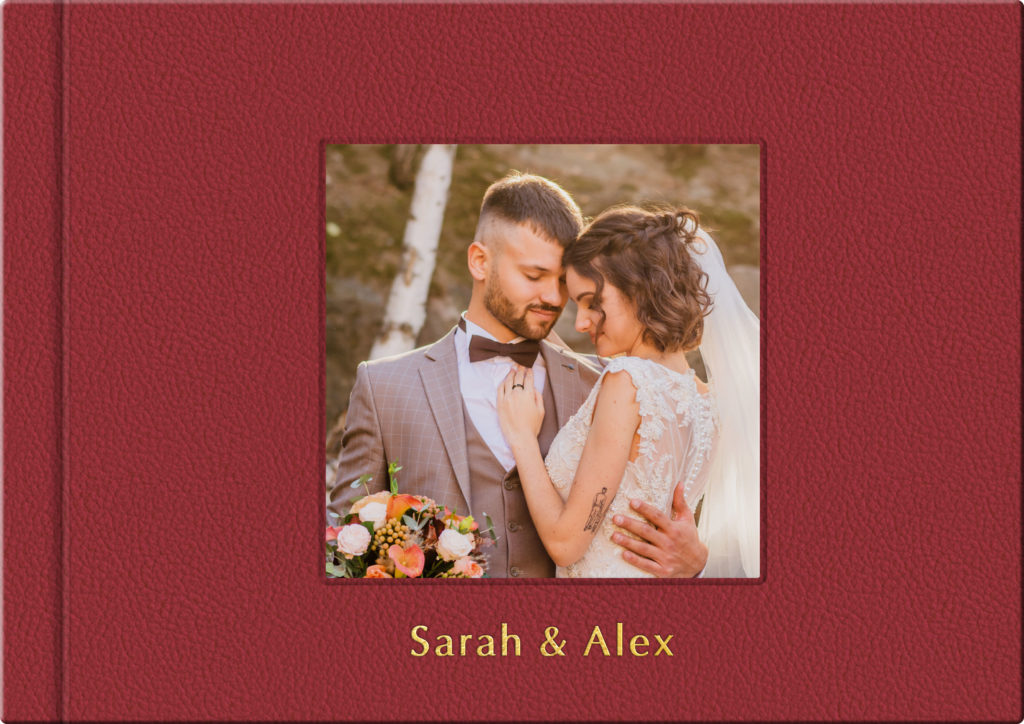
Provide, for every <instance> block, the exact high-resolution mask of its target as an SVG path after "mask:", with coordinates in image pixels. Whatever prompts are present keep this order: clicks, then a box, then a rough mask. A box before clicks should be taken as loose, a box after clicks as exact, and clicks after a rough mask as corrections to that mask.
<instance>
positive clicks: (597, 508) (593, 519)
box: [583, 488, 608, 531]
mask: <svg viewBox="0 0 1024 724" xmlns="http://www.w3.org/2000/svg"><path fill="white" fill-rule="evenodd" d="M607 497H608V488H601V492H599V493H598V494H597V495H595V496H594V502H593V503H592V504H591V506H590V517H588V518H587V524H586V525H585V526H583V530H585V531H591V530H592V531H597V526H599V525H600V524H601V520H602V519H603V518H604V503H605V499H606V498H607Z"/></svg>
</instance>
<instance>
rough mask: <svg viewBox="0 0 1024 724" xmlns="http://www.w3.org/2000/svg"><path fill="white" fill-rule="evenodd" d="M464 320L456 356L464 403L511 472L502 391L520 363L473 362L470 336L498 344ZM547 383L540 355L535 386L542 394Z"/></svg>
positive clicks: (512, 463) (505, 360)
mask: <svg viewBox="0 0 1024 724" xmlns="http://www.w3.org/2000/svg"><path fill="white" fill-rule="evenodd" d="M462 318H463V319H465V321H466V329H465V331H463V330H462V329H461V328H459V329H456V330H455V354H456V356H457V358H458V361H459V389H460V390H461V391H462V399H463V400H464V401H465V403H466V410H467V411H468V412H469V419H470V420H472V421H473V425H475V426H476V429H477V432H479V433H480V437H482V438H483V439H484V442H485V443H487V447H488V448H490V450H491V452H492V453H494V457H495V458H497V460H498V462H499V463H501V465H502V467H504V468H505V470H506V471H508V470H511V469H512V468H513V467H515V464H516V459H515V457H514V456H513V455H512V449H511V448H510V447H509V445H508V443H507V442H506V441H505V436H504V435H502V434H501V426H500V425H499V424H498V404H497V403H498V388H499V387H500V386H501V383H502V381H503V380H504V379H505V377H506V376H507V375H508V373H509V372H510V371H511V370H512V369H514V368H515V366H516V363H515V362H513V361H512V360H511V359H510V358H508V357H492V358H490V359H486V360H481V361H479V362H470V361H469V338H470V336H472V335H476V336H478V337H486V338H487V339H493V340H494V341H495V342H497V341H498V340H497V339H495V338H494V335H492V334H489V333H488V332H486V331H484V329H483V328H482V327H479V326H478V325H476V324H473V323H472V322H470V321H469V320H468V319H466V317H465V315H463V317H462ZM523 340H524V338H523V337H516V338H515V339H513V340H512V341H511V342H510V344H515V343H517V342H522V341H523ZM546 381H547V367H546V366H545V365H544V355H542V354H540V353H538V354H537V361H536V362H534V363H533V384H534V386H535V387H536V388H537V390H538V391H539V392H541V393H542V394H543V392H544V383H545V382H546Z"/></svg>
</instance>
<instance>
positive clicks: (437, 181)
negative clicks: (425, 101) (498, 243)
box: [370, 144, 455, 359]
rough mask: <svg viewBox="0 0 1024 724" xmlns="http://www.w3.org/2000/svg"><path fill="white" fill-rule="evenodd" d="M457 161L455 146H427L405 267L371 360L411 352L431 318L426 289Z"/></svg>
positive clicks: (394, 285) (408, 226) (407, 235)
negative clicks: (424, 324) (418, 336)
mask: <svg viewBox="0 0 1024 724" xmlns="http://www.w3.org/2000/svg"><path fill="white" fill-rule="evenodd" d="M454 160H455V146H454V145H440V144H435V145H432V146H430V147H429V148H428V149H427V152H426V153H425V154H424V156H423V161H422V162H421V163H420V170H419V172H418V173H417V174H416V188H415V190H414V191H413V194H412V207H411V209H410V211H409V221H408V222H407V223H406V225H405V236H404V237H403V239H402V247H403V249H404V252H403V255H402V267H401V269H399V270H398V274H397V275H396V276H395V281H394V282H393V283H392V285H391V294H390V296H389V297H388V305H387V309H386V310H385V312H384V328H383V329H382V330H381V333H380V336H379V337H377V340H376V341H375V342H374V343H373V349H372V350H370V359H377V358H379V357H387V356H389V355H393V354H399V353H401V352H407V351H409V350H411V349H412V348H413V347H414V346H415V345H416V336H417V335H418V334H419V332H420V329H421V328H422V327H423V322H424V320H425V319H426V317H427V293H428V292H429V291H430V278H431V277H432V276H433V274H434V263H435V261H436V260H437V242H438V239H439V238H440V236H441V223H442V221H444V207H445V205H447V203H448V188H449V187H450V186H451V182H452V163H453V162H454Z"/></svg>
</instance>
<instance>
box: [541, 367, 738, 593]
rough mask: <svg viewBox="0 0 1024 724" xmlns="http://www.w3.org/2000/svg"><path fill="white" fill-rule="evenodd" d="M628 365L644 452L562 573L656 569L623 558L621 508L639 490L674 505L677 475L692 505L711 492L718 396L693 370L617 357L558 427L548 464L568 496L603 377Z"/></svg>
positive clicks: (615, 574)
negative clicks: (704, 388)
mask: <svg viewBox="0 0 1024 724" xmlns="http://www.w3.org/2000/svg"><path fill="white" fill-rule="evenodd" d="M620 370H626V371H627V372H628V373H629V375H630V377H631V378H632V380H633V385H634V386H635V387H636V388H637V390H636V401H637V403H638V404H639V406H640V427H639V429H638V431H637V433H638V435H639V437H640V441H639V445H638V449H639V454H638V455H637V458H636V460H635V461H632V462H629V463H627V464H626V471H625V473H624V474H623V477H622V483H621V485H620V486H619V490H618V492H617V493H616V495H615V498H614V499H613V500H612V503H611V505H610V506H609V508H608V511H607V512H606V514H605V518H604V521H602V523H601V527H600V528H599V529H598V532H597V534H596V535H595V536H594V540H593V541H592V542H591V544H590V547H589V548H587V551H586V553H584V554H583V557H582V558H580V559H579V560H578V561H576V562H575V563H573V564H572V565H570V566H567V567H565V568H562V567H559V568H558V569H557V576H558V577H559V578H632V577H644V576H649V575H650V574H648V573H645V572H644V571H641V570H640V569H639V568H636V567H635V566H633V565H631V564H629V563H627V562H626V561H624V560H622V558H621V555H620V551H621V550H622V549H621V547H620V546H618V545H616V544H615V543H613V542H612V540H611V535H612V533H613V532H614V531H615V530H616V526H615V525H614V524H613V523H612V517H613V516H614V515H616V514H621V515H633V517H637V516H635V515H634V514H633V513H632V511H631V510H630V508H629V500H630V498H640V499H642V500H644V501H646V502H648V503H650V504H652V505H654V506H655V507H656V508H658V509H660V510H664V511H666V512H669V511H670V509H671V505H672V493H673V491H674V490H675V486H676V483H678V482H681V483H682V485H683V486H684V491H685V495H686V502H687V504H688V505H689V506H690V509H691V510H694V509H695V508H696V506H697V502H698V501H699V500H700V498H701V496H702V495H703V494H704V490H705V488H706V487H707V482H708V475H709V472H710V468H711V464H710V460H711V456H712V455H713V454H714V449H715V443H716V441H717V438H718V434H717V421H716V420H717V418H716V412H715V405H714V399H713V397H712V396H711V395H710V394H706V395H702V394H700V392H699V391H698V389H697V380H696V376H695V375H694V373H693V370H690V371H689V372H688V373H686V374H679V373H678V372H674V371H672V370H670V369H668V368H667V367H663V366H662V365H660V364H658V363H657V362H653V361H651V360H647V359H641V358H639V357H617V358H615V359H613V360H611V361H610V362H609V363H608V366H607V367H606V368H605V370H604V372H602V374H601V377H600V378H599V379H598V381H597V384H595V385H594V389H593V390H591V392H590V396H589V397H588V398H587V399H586V401H585V402H584V403H583V405H582V406H581V407H580V409H579V410H578V411H577V412H576V414H575V415H573V416H572V417H571V418H569V422H567V423H566V424H565V426H564V427H563V428H562V429H561V430H560V431H559V433H558V435H557V436H556V437H555V439H554V441H553V442H552V443H551V448H550V449H549V450H548V456H547V459H546V460H545V464H546V466H547V469H548V474H549V475H550V476H551V481H552V482H553V483H554V485H555V489H556V490H557V491H558V493H559V495H561V496H562V500H566V499H568V497H569V489H570V488H571V487H572V482H573V478H574V477H575V476H576V469H577V467H579V463H580V457H581V456H582V454H583V446H584V445H585V444H586V441H587V435H588V433H589V432H590V425H591V422H592V418H593V415H594V406H595V404H596V402H597V396H598V394H599V393H600V390H601V384H602V383H603V382H604V377H605V375H606V374H608V373H609V372H618V371H620Z"/></svg>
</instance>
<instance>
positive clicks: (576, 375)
mask: <svg viewBox="0 0 1024 724" xmlns="http://www.w3.org/2000/svg"><path fill="white" fill-rule="evenodd" d="M540 352H541V354H542V355H543V356H544V364H545V365H546V366H547V373H548V383H549V384H550V385H551V392H552V393H553V394H554V398H555V419H556V420H557V421H558V427H559V429H561V428H562V427H563V426H564V425H565V423H567V422H568V421H569V418H570V417H572V416H573V415H574V414H575V413H576V410H578V409H579V408H580V405H582V404H583V400H584V399H585V398H586V393H587V392H589V390H586V389H585V385H583V384H582V382H581V380H580V371H579V364H578V363H577V362H576V360H574V359H572V358H570V357H567V356H566V355H564V354H563V353H562V351H561V348H559V347H558V346H556V345H554V344H551V343H550V342H548V341H547V340H543V341H542V342H541V343H540Z"/></svg>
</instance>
